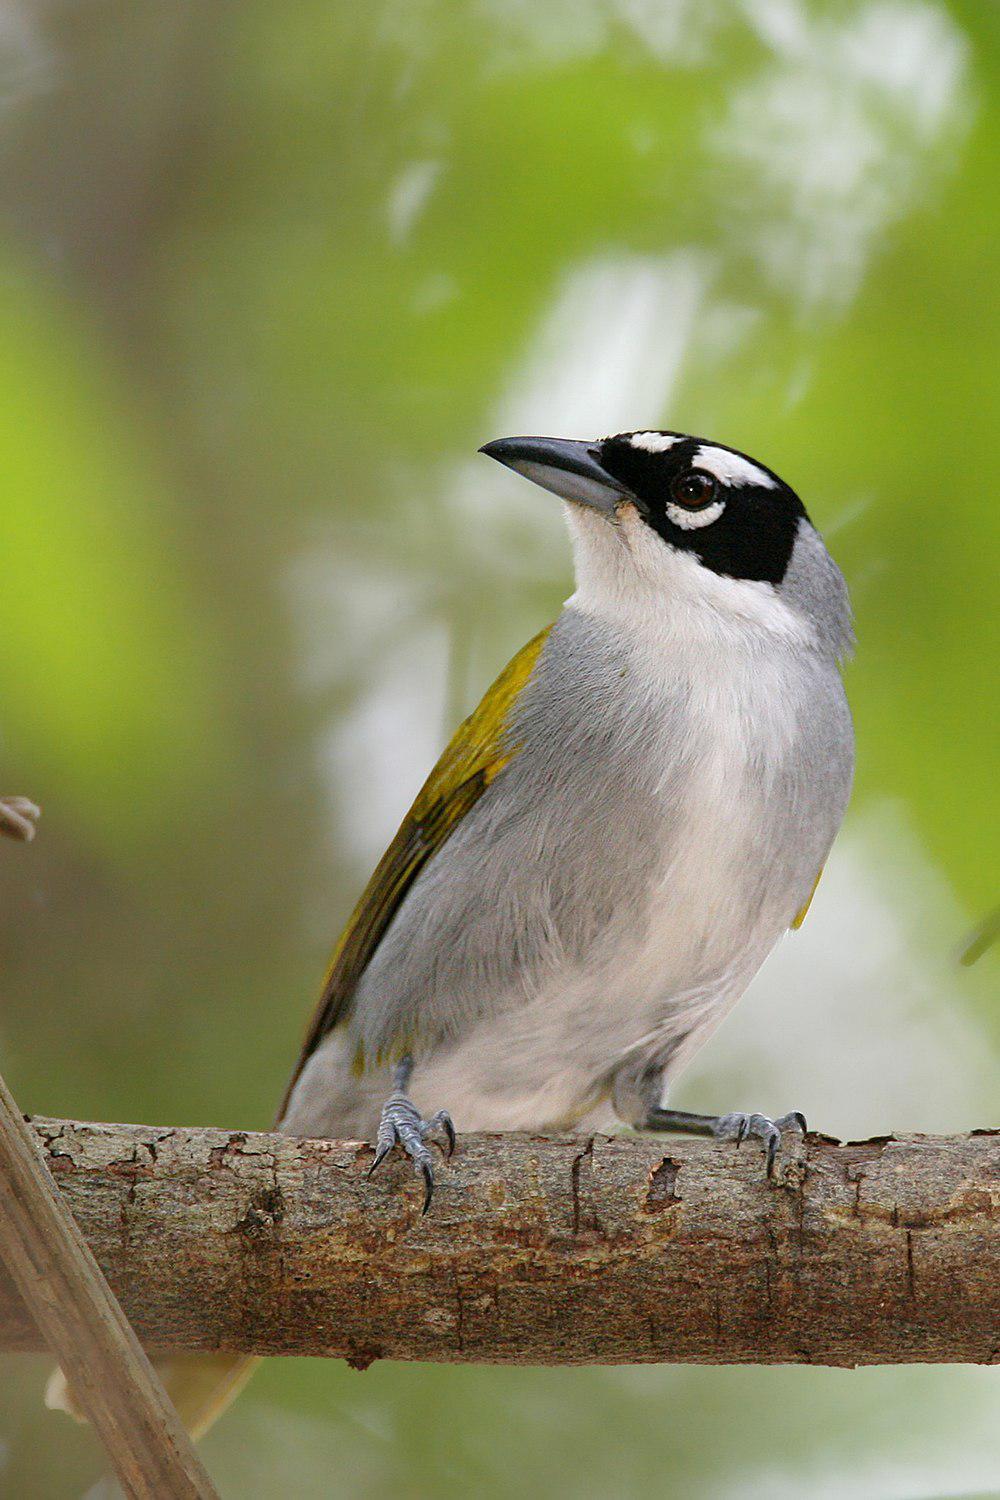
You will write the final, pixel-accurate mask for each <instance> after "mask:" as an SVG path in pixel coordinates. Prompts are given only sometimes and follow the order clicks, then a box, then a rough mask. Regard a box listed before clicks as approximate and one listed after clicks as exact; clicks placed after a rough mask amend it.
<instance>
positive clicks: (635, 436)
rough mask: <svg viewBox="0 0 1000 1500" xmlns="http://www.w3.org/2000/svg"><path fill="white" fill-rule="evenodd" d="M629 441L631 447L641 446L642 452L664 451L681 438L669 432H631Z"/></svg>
mask: <svg viewBox="0 0 1000 1500" xmlns="http://www.w3.org/2000/svg"><path fill="white" fill-rule="evenodd" d="M629 442H630V443H631V445H632V447H633V448H641V449H642V450H643V452H644V453H666V451H667V449H668V448H672V447H673V446H674V444H675V443H679V442H681V439H680V438H679V437H676V436H674V435H672V434H671V433H669V432H633V433H632V434H631V435H630V437H629Z"/></svg>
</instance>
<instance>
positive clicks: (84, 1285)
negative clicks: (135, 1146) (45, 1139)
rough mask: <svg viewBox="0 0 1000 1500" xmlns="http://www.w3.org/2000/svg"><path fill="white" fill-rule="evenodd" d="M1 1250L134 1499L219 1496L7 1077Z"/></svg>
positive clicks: (0, 1171)
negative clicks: (104, 1273)
mask: <svg viewBox="0 0 1000 1500" xmlns="http://www.w3.org/2000/svg"><path fill="white" fill-rule="evenodd" d="M0 1193H2V1200H0V1204H2V1208H0V1259H2V1260H3V1261H4V1262H5V1264H6V1266H7V1269H8V1271H9V1272H10V1276H11V1279H12V1280H13V1282H14V1284H15V1286H16V1287H17V1289H18V1291H19V1292H20V1294H21V1297H22V1298H23V1300H24V1302H25V1304H26V1306H27V1308H28V1310H29V1311H30V1313H31V1316H32V1318H33V1319H34V1321H35V1323H36V1324H37V1326H38V1328H39V1330H40V1332H41V1333H42V1335H43V1337H44V1339H45V1341H46V1343H47V1344H48V1345H49V1347H50V1348H51V1350H52V1352H53V1354H54V1355H55V1356H56V1358H57V1359H58V1361H59V1363H60V1364H61V1365H62V1368H63V1370H64V1371H65V1373H66V1377H67V1379H68V1381H69V1383H70V1386H71V1388H72V1391H73V1395H74V1398H75V1400H76V1402H77V1404H78V1405H79V1406H80V1408H81V1410H82V1411H83V1412H84V1413H85V1414H86V1415H87V1416H88V1417H89V1419H90V1421H91V1422H92V1423H93V1425H94V1427H95V1428H96V1429H97V1432H98V1434H99V1436H100V1438H101V1440H102V1442H103V1443H104V1446H105V1448H106V1450H107V1453H108V1457H109V1459H110V1461H111V1463H112V1464H113V1466H114V1469H115V1472H116V1474H117V1475H118V1479H119V1481H120V1483H121V1485H122V1488H123V1489H124V1491H125V1493H126V1495H128V1496H130V1497H135V1500H166V1497H168V1496H169V1497H171V1500H218V1497H217V1494H216V1491H215V1489H214V1488H213V1485H212V1482H211V1480H210V1479H209V1477H208V1475H207V1473H206V1472H205V1469H204V1467H203V1466H202V1463H201V1461H200V1459H199V1458H198V1456H197V1454H196V1453H195V1452H194V1449H193V1448H192V1446H191V1443H190V1440H189V1438H188V1436H187V1433H186V1432H185V1431H184V1429H183V1427H182V1426H181V1423H180V1419H179V1418H178V1416H177V1413H176V1412H175V1411H174V1408H173V1407H172V1406H171V1404H170V1401H169V1400H168V1398H167V1395H166V1392H165V1391H164V1389H163V1386H162V1385H161V1384H160V1380H159V1377H158V1376H157V1375H156V1373H155V1371H154V1370H153V1367H152V1365H151V1364H150V1362H149V1360H148V1359H147V1357H146V1354H145V1352H144V1351H143V1348H142V1345H141V1344H140V1343H139V1340H138V1339H137V1338H136V1335H135V1333H134V1332H133V1330H132V1328H131V1327H130V1325H129V1323H128V1321H127V1320H126V1318H125V1314H124V1313H123V1312H122V1310H121V1308H120V1307H119V1305H118V1303H117V1301H116V1300H115V1297H114V1294H113V1292H112V1291H111V1289H110V1287H109V1286H108V1284H107V1282H106V1281H105V1279H104V1276H103V1274H102V1272H101V1270H100V1267H99V1266H98V1264H97V1262H96V1261H95V1259H94V1257H93V1255H92V1254H91V1252H90V1250H89V1249H88V1247H87V1245H86V1243H85V1241H84V1239H83V1236H82V1235H81V1233H80V1230H79V1229H78V1227H77V1225H76V1222H75V1221H74V1219H73V1217H72V1215H71V1213H70V1211H69V1209H68V1208H67V1207H66V1205H65V1203H64V1202H63V1200H62V1198H61V1197H60V1194H59V1192H58V1190H57V1188H56V1186H55V1184H54V1182H53V1180H52V1177H51V1176H50V1174H49V1170H48V1167H47V1165H46V1162H45V1158H44V1156H43V1154H42V1152H41V1150H40V1149H39V1145H38V1139H37V1137H36V1136H35V1135H34V1133H33V1132H32V1130H31V1129H30V1127H29V1126H28V1125H26V1124H25V1121H24V1117H23V1116H22V1114H21V1113H20V1111H19V1110H18V1108H17V1105H16V1104H15V1102H14V1100H13V1098H12V1097H11V1095H10V1091H9V1090H8V1088H7V1085H6V1084H5V1083H4V1081H3V1079H2V1078H0Z"/></svg>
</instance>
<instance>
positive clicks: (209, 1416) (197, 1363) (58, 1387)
mask: <svg viewBox="0 0 1000 1500" xmlns="http://www.w3.org/2000/svg"><path fill="white" fill-rule="evenodd" d="M155 1363H156V1371H157V1374H158V1375H159V1377H160V1379H161V1380H162V1381H163V1384H164V1386H165V1387H166V1391H167V1395H168V1396H169V1397H170V1399H171V1401H172V1402H173V1403H174V1406H175V1408H176V1410H177V1414H178V1416H179V1417H180V1419H181V1421H182V1422H183V1423H184V1426H185V1427H186V1428H187V1430H188V1432H190V1434H191V1436H192V1437H193V1438H200V1437H201V1436H202V1434H203V1433H205V1432H207V1431H208V1429H209V1428H210V1427H211V1426H212V1424H213V1422H217V1421H218V1419H219V1418H220V1417H221V1416H222V1413H223V1412H224V1411H225V1410H226V1407H227V1406H228V1405H229V1403H230V1402H231V1401H235V1400H236V1397H237V1396H238V1395H239V1393H240V1391H241V1390H242V1389H243V1387H244V1386H245V1385H246V1383H247V1381H248V1380H249V1379H250V1376H251V1375H252V1374H253V1372H254V1370H255V1369H256V1367H257V1365H258V1364H259V1360H258V1359H257V1357H256V1356H255V1355H253V1354H225V1353H219V1354H175V1355H172V1356H171V1357H170V1358H169V1359H164V1360H157V1361H156V1362H155ZM45 1404H46V1406H49V1407H51V1408H52V1410H53V1411H65V1412H68V1413H69V1415H70V1416H71V1417H75V1418H76V1420H77V1421H78V1422H83V1421H86V1418H85V1417H84V1415H83V1413H82V1412H81V1410H80V1408H79V1407H78V1406H77V1404H76V1402H75V1400H74V1399H73V1392H72V1390H71V1389H70V1386H69V1383H68V1381H67V1380H66V1377H65V1375H64V1374H63V1372H62V1370H60V1369H59V1368H58V1367H57V1368H56V1369H55V1370H53V1372H52V1374H51V1375H50V1376H49V1383H48V1385H47V1386H46V1387H45Z"/></svg>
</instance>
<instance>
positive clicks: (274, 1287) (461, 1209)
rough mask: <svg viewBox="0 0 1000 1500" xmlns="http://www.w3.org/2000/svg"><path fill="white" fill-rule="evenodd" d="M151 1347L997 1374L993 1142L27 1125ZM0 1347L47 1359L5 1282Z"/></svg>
mask: <svg viewBox="0 0 1000 1500" xmlns="http://www.w3.org/2000/svg"><path fill="white" fill-rule="evenodd" d="M34 1123H35V1126H36V1129H37V1131H38V1133H39V1136H40V1138H41V1140H42V1142H43V1144H44V1146H45V1149H46V1152H47V1156H48V1160H49V1165H50V1167H51V1169H52V1172H53V1175H54V1177H55V1180H56V1181H57V1183H58V1184H59V1186H60V1188H61V1190H62V1193H63V1195H64V1197H65V1199H66V1201H67V1203H68V1204H69V1206H70V1208H71V1209H72V1211H73V1214H74V1216H75V1218H76V1219H77V1221H78V1223H79V1224H80V1226H81V1227H82V1229H83V1231H84V1233H85V1235H86V1237H87V1239H88V1240H89V1242H90V1244H91V1246H92V1247H93V1249H94V1251H95V1253H96V1255H97V1258H98V1260H99V1261H100V1263H101V1265H102V1266H103V1268H104V1270H105V1272H106V1274H107V1276H108V1278H109V1280H110V1282H111V1285H112V1286H113V1287H114V1289H115V1291H116V1292H117V1294H118V1296H119V1298H120V1299H121V1302H122V1304H123V1306H124V1308H125V1310H126V1312H127V1313H128V1316H129V1318H130V1320H131V1321H132V1323H133V1324H134V1326H135V1327H136V1328H137V1330H138V1332H139V1333H140V1335H141V1336H142V1338H143V1339H144V1341H145V1342H146V1343H147V1345H148V1346H149V1347H150V1348H152V1349H155V1350H157V1351H165V1350H170V1349H187V1350H192V1349H200V1350H217V1349H231V1350H242V1351H245V1352H250V1353H255V1354H314V1355H336V1356H344V1357H346V1358H348V1359H349V1360H351V1361H352V1362H354V1363H355V1364H359V1365H363V1364H367V1363H368V1362H369V1361H371V1360H372V1359H375V1358H379V1357H391V1358H396V1359H429V1360H476V1361H497V1362H510V1363H518V1364H584V1363H588V1364H589V1363H617V1362H628V1363H632V1362H640V1361H660V1360H684V1361H702V1362H709V1363H715V1362H775V1361H799V1362H805V1363H816V1364H835V1365H853V1364H870V1363H893V1362H901V1361H902V1362H905V1361H912V1360H934V1361H949V1362H950V1361H975V1362H984V1363H985V1362H988V1363H993V1362H997V1361H998V1360H1000V1133H998V1132H977V1133H974V1134H973V1135H971V1136H960V1137H927V1136H923V1137H921V1136H910V1137H901V1138H891V1137H890V1138H885V1139H876V1140H872V1141H863V1142H858V1143H852V1144H849V1145H839V1144H836V1143H834V1142H831V1141H829V1140H827V1139H825V1138H823V1137H817V1136H811V1137H809V1138H808V1140H807V1141H806V1142H805V1143H796V1144H795V1145H794V1146H793V1147H791V1148H790V1149H789V1150H787V1151H785V1152H784V1153H783V1156H782V1159H781V1161H780V1162H779V1164H778V1168H777V1172H776V1176H775V1180H774V1182H773V1183H772V1184H768V1182H767V1180H766V1179H765V1177H764V1171H763V1161H762V1158H761V1155H760V1152H759V1151H758V1150H757V1149H756V1147H755V1146H754V1145H751V1144H750V1143H747V1144H745V1145H744V1146H743V1147H742V1148H741V1149H740V1150H736V1149H735V1148H734V1147H733V1146H732V1145H712V1144H706V1143H703V1142H691V1141H686V1140H683V1139H679V1138H675V1137H670V1138H660V1139H655V1138H651V1137H616V1138H608V1137H605V1136H594V1137H590V1138H587V1137H560V1138H558V1139H542V1138H540V1137H533V1136H523V1135H510V1136H487V1135H471V1136H464V1137H460V1138H459V1146H458V1151H457V1152H456V1154H455V1156H454V1158H453V1160H452V1162H451V1163H442V1165H441V1168H440V1172H439V1186H438V1191H437V1193H436V1194H435V1198H434V1203H433V1206H432V1208H431V1211H430V1213H429V1214H428V1215H427V1217H426V1218H424V1217H422V1216H421V1214H420V1202H421V1195H422V1187H421V1184H420V1183H419V1182H418V1181H417V1180H416V1178H415V1177H414V1176H413V1174H412V1172H411V1170H410V1168H409V1165H408V1164H407V1163H406V1162H403V1161H396V1160H394V1159H390V1161H388V1162H386V1165H385V1167H384V1168H383V1172H382V1174H381V1175H380V1176H379V1177H376V1178H373V1179H372V1180H371V1181H369V1180H368V1179H367V1177H366V1175H365V1174H366V1172H367V1169H368V1167H369V1165H370V1163H371V1159H372V1151H371V1148H370V1146H368V1145H365V1144H363V1143H359V1142H350V1141H348V1142H344V1141H314V1140H296V1139H292V1138H290V1137H285V1136H280V1135H254V1134H248V1133H246V1132H243V1131H226V1130H194V1129H187V1130H186V1129H168V1128H164V1127H152V1126H141V1125H88V1124H76V1123H73V1122H65V1121H53V1120H36V1121H35V1122H34ZM0 1346H3V1347H6V1348H8V1349H29V1348H36V1347H38V1335H37V1332H36V1331H35V1327H34V1324H33V1322H32V1320H31V1318H30V1317H29V1316H28V1315H27V1313H26V1312H25V1309H24V1308H23V1306H22V1305H21V1304H20V1302H19V1300H18V1298H17V1296H16V1294H15V1293H14V1291H13V1289H12V1288H11V1287H9V1286H5V1285H2V1284H0Z"/></svg>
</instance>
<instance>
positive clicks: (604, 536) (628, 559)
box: [564, 503, 816, 648]
mask: <svg viewBox="0 0 1000 1500" xmlns="http://www.w3.org/2000/svg"><path fill="white" fill-rule="evenodd" d="M564 511H565V513H566V520H567V523H568V525H569V532H570V537H571V539H572V543H573V559H574V563H575V567H576V591H575V592H574V593H573V595H572V596H571V597H570V598H569V599H567V601H566V604H567V607H568V608H573V609H576V610H579V611H580V612H581V614H587V615H592V616H594V617H596V618H598V619H603V620H606V621H607V622H608V623H610V624H615V625H618V626H620V627H621V628H622V629H624V630H627V631H629V632H631V633H641V634H642V635H646V636H648V635H649V634H651V633H652V634H654V635H656V636H658V637H659V638H661V639H662V640H663V641H664V645H666V644H667V641H668V640H674V641H676V640H677V639H678V638H681V639H688V640H692V641H695V640H703V641H704V642H705V643H706V644H710V645H712V646H715V647H718V646H720V645H723V644H724V643H726V642H731V643H733V644H741V645H744V646H748V647H751V648H753V647H754V646H758V647H759V646H762V645H763V644H764V643H765V642H766V641H768V640H770V641H776V640H777V641H783V642H785V643H786V644H788V645H794V644H799V645H803V646H809V645H813V644H815V641H816V636H815V631H814V630H813V627H812V625H811V624H810V623H809V621H808V620H807V619H805V617H804V616H803V615H801V614H799V613H798V612H797V611H796V610H793V609H792V608H790V607H789V605H787V604H786V603H785V602H784V600H782V599H781V597H780V596H779V594H778V593H777V591H776V590H775V588H774V587H773V585H772V584H769V583H763V582H759V581H757V580H754V579H741V578H725V577H722V576H721V575H720V574H718V573H713V572H712V570H711V569H710V568H706V567H703V566H702V564H701V563H700V562H699V561H698V559H697V558H696V557H695V556H693V555H692V554H691V553H689V552H684V551H681V550H679V549H678V548H675V547H671V546H670V545H669V543H667V542H665V541H664V540H663V539H662V538H661V537H659V536H658V535H657V534H656V532H655V531H653V530H652V528H651V527H649V526H647V525H646V523H645V521H644V520H643V519H642V517H641V516H640V515H639V512H638V511H637V510H636V508H635V506H634V505H623V506H621V507H619V510H618V513H617V519H616V520H615V522H613V523H612V522H610V521H608V520H607V519H606V518H605V517H604V516H602V515H599V514H597V513H596V512H595V511H593V510H589V509H587V508H585V507H583V506H579V505H573V504H572V503H568V504H566V505H565V506H564Z"/></svg>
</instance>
